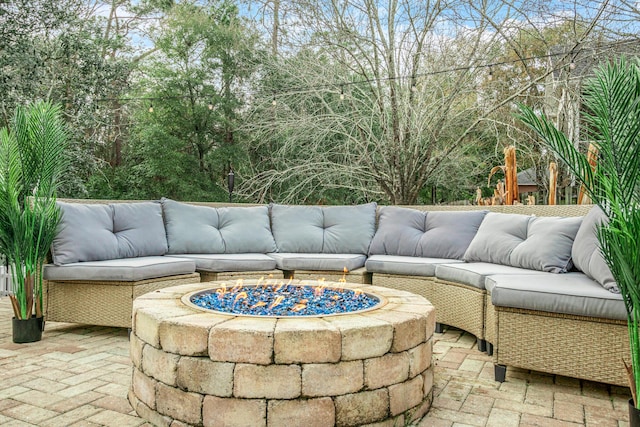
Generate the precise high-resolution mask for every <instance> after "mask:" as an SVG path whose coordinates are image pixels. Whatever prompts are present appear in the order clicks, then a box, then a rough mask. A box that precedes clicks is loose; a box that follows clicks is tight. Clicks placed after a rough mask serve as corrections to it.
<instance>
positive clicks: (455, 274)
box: [436, 262, 542, 289]
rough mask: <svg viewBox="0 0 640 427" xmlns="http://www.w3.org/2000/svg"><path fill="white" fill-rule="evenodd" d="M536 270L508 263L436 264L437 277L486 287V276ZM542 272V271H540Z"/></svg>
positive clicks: (529, 272)
mask: <svg viewBox="0 0 640 427" xmlns="http://www.w3.org/2000/svg"><path fill="white" fill-rule="evenodd" d="M535 273H536V272H535V271H532V270H525V269H523V268H518V267H511V266H508V265H500V264H492V263H488V262H470V263H459V264H439V265H437V266H436V277H437V278H438V279H440V280H446V281H448V282H455V283H461V284H463V285H469V286H474V287H476V288H478V289H485V285H484V282H485V278H486V277H487V276H490V275H493V274H535ZM540 273H542V272H540Z"/></svg>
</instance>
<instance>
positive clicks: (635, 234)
mask: <svg viewBox="0 0 640 427" xmlns="http://www.w3.org/2000/svg"><path fill="white" fill-rule="evenodd" d="M582 105H583V120H584V124H585V125H586V128H587V135H588V138H589V142H591V143H592V144H593V145H594V146H595V147H596V148H597V150H598V153H599V154H598V159H597V164H596V166H595V168H593V167H592V165H591V164H590V163H589V160H588V155H587V154H586V153H582V152H580V151H579V150H578V149H577V148H576V146H575V145H574V144H573V143H572V142H571V141H570V140H569V138H567V136H566V135H564V134H563V133H562V132H560V131H559V130H558V129H557V128H556V127H555V126H554V125H553V124H552V123H551V121H550V120H549V119H548V118H546V117H545V116H544V115H540V116H538V115H536V114H535V113H534V111H533V110H532V109H531V108H528V107H526V106H521V107H520V119H521V120H522V121H523V122H524V123H525V124H526V125H528V126H529V127H530V128H531V129H533V130H534V131H535V132H536V133H537V134H538V135H539V136H540V137H541V138H542V139H543V140H544V142H545V143H546V144H547V146H548V147H549V148H550V149H551V150H552V151H553V152H554V153H555V154H556V155H557V156H558V157H559V158H560V159H562V160H563V161H564V162H565V163H566V164H567V165H568V167H569V168H570V169H571V171H572V172H573V173H574V174H575V176H576V178H577V179H578V180H580V181H581V182H582V183H583V184H584V186H585V188H586V191H587V192H588V193H589V196H590V197H591V199H592V200H593V202H594V203H595V204H597V205H598V206H600V208H602V210H603V211H604V212H605V214H606V216H607V219H608V221H607V222H606V223H605V224H602V225H601V226H600V227H599V229H598V230H597V231H598V241H599V243H600V250H601V252H602V255H603V257H604V259H605V261H606V262H607V264H608V266H609V268H610V269H611V272H612V274H613V277H614V278H615V280H616V283H617V285H618V288H619V290H620V293H621V295H622V298H623V300H624V303H625V306H626V309H627V320H628V330H629V343H630V347H631V368H630V369H629V371H630V375H629V377H630V378H629V379H630V386H631V391H632V394H633V401H634V404H635V407H636V408H637V409H640V402H638V396H637V391H638V390H640V337H639V336H638V333H639V326H640V61H639V60H637V59H636V60H627V59H625V58H624V57H622V58H618V59H616V60H613V61H611V62H610V63H607V64H603V65H601V66H600V67H599V68H597V69H596V70H595V74H594V76H593V77H592V78H590V79H588V80H587V81H586V83H585V86H584V91H583V104H582Z"/></svg>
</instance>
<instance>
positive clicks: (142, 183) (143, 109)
mask: <svg viewBox="0 0 640 427" xmlns="http://www.w3.org/2000/svg"><path fill="white" fill-rule="evenodd" d="M154 43H155V46H156V48H157V51H156V52H155V53H154V55H153V56H150V57H149V58H146V60H145V61H143V63H142V64H141V69H140V71H139V74H138V78H137V79H136V80H137V84H136V87H137V89H136V90H135V92H134V95H135V97H137V98H139V99H142V101H143V102H141V103H139V105H137V110H136V112H135V113H134V115H133V118H134V120H135V121H134V123H133V126H132V131H131V139H130V141H129V146H128V147H125V148H124V149H123V153H124V154H125V155H126V158H124V160H123V163H122V167H121V170H119V171H117V174H118V175H119V176H122V177H126V180H127V182H128V186H129V188H130V189H131V190H132V191H134V189H135V192H136V194H137V195H139V196H145V197H149V196H151V197H158V196H161V195H171V194H174V195H175V196H176V197H180V198H183V199H185V198H190V199H194V200H195V199H203V198H204V199H208V200H221V199H222V200H223V199H225V198H226V197H227V196H226V184H225V178H226V175H227V173H228V171H229V166H230V165H231V166H234V167H236V166H237V165H239V164H240V163H241V162H242V161H243V159H244V158H245V157H246V154H245V151H244V147H245V146H244V144H242V140H243V138H244V136H243V134H242V133H239V132H238V130H237V128H238V122H239V120H240V118H239V112H240V110H241V109H242V108H243V105H244V103H245V96H246V95H245V90H246V87H245V84H246V80H247V79H248V78H250V77H252V76H253V75H254V72H255V63H256V57H257V56H258V55H259V53H260V46H259V44H258V37H257V35H256V34H255V33H254V32H252V31H251V30H250V28H249V26H248V25H247V23H246V22H244V21H243V20H242V19H241V18H240V17H239V16H238V10H237V8H236V7H235V6H234V4H233V3H231V2H229V1H208V2H196V1H185V2H181V3H179V4H176V5H175V6H173V7H172V8H171V9H170V11H169V12H168V14H167V16H166V17H165V19H164V20H163V22H162V25H161V27H160V28H158V33H157V34H156V35H155V36H154ZM150 109H152V110H153V112H152V113H151V112H148V110H150ZM168 160H169V161H170V162H172V164H171V165H168V164H167V161H168ZM169 174H171V175H169ZM179 180H182V181H183V182H184V183H185V185H184V186H181V185H178V184H177V182H178V181H179ZM173 184H176V185H173ZM187 184H189V185H187Z"/></svg>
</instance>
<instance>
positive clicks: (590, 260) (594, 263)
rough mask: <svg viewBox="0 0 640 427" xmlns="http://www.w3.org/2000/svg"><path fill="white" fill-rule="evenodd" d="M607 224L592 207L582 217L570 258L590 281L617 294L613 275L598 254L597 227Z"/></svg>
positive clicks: (598, 210) (600, 212)
mask: <svg viewBox="0 0 640 427" xmlns="http://www.w3.org/2000/svg"><path fill="white" fill-rule="evenodd" d="M606 223H607V217H606V215H605V214H604V212H602V209H600V208H599V207H598V206H594V207H593V208H592V209H591V210H590V211H589V213H588V214H587V215H586V216H585V217H584V220H583V221H582V225H581V226H580V229H579V230H578V233H577V234H576V238H575V241H574V242H573V248H572V250H571V256H572V258H573V264H574V265H575V266H576V268H577V269H578V270H580V271H582V272H583V273H584V274H586V275H587V276H588V277H590V278H591V279H593V280H595V281H596V282H598V283H600V285H602V286H603V287H604V288H605V289H608V290H609V291H611V292H616V293H617V292H619V289H618V285H617V284H616V282H615V280H614V278H613V274H611V270H610V269H609V266H608V265H607V263H606V262H605V260H604V257H603V256H602V253H601V252H600V243H599V242H598V236H597V234H596V233H597V227H598V226H600V225H603V224H606Z"/></svg>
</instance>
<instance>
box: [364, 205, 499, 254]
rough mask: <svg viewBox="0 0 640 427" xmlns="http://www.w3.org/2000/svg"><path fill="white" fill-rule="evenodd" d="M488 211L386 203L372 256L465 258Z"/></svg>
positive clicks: (371, 250)
mask: <svg viewBox="0 0 640 427" xmlns="http://www.w3.org/2000/svg"><path fill="white" fill-rule="evenodd" d="M486 214H487V211H452V212H437V211H434V212H423V211H418V210H416V209H408V208H401V207H397V206H383V207H381V208H380V215H379V219H378V230H377V231H376V234H375V236H374V237H373V241H372V242H371V247H370V248H369V255H400V256H415V257H424V258H449V259H462V256H463V255H464V253H465V251H466V250H467V247H468V246H469V243H471V241H472V239H473V237H474V236H475V235H476V232H477V231H478V227H479V226H480V223H481V222H482V219H483V218H484V216H485V215H486Z"/></svg>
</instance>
